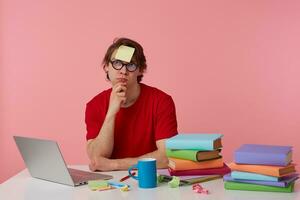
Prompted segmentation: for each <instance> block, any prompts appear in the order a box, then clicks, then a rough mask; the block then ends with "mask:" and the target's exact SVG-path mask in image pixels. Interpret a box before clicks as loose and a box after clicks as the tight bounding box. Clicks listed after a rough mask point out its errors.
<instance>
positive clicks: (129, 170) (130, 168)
mask: <svg viewBox="0 0 300 200" xmlns="http://www.w3.org/2000/svg"><path fill="white" fill-rule="evenodd" d="M133 168H137V164H135V165H132V166H131V167H129V169H128V173H129V176H130V177H131V178H134V179H135V180H139V177H137V176H134V175H132V174H131V170H133Z"/></svg>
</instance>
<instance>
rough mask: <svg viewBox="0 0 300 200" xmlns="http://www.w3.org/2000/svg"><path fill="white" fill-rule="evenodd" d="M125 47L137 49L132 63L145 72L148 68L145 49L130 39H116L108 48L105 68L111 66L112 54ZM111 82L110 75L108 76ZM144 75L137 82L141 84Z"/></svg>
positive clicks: (104, 60) (104, 63)
mask: <svg viewBox="0 0 300 200" xmlns="http://www.w3.org/2000/svg"><path fill="white" fill-rule="evenodd" d="M122 45H125V46H129V47H133V48H135V51H134V54H133V56H132V59H131V62H132V63H134V64H136V65H137V66H138V70H140V71H141V72H144V71H145V70H146V68H147V63H146V57H145V55H144V50H143V47H142V46H141V45H140V44H139V43H138V42H136V41H134V40H131V39H128V38H116V39H115V40H114V42H113V43H112V44H111V45H110V46H109V47H108V49H107V51H106V54H105V56H104V58H103V61H102V64H103V67H105V66H107V65H108V64H109V61H110V58H111V55H112V53H113V52H114V51H115V50H116V49H118V48H119V47H120V46H122ZM106 77H107V79H108V80H109V76H108V74H107V75H106ZM142 78H143V75H140V76H138V77H137V82H138V83H139V82H141V80H142Z"/></svg>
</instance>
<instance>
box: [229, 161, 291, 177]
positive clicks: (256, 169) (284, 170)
mask: <svg viewBox="0 0 300 200" xmlns="http://www.w3.org/2000/svg"><path fill="white" fill-rule="evenodd" d="M228 166H229V167H230V169H231V170H236V171H243V172H252V173H258V174H264V175H269V176H277V177H281V176H285V175H288V174H291V173H293V172H295V171H296V170H295V164H289V165H288V166H271V165H246V164H236V163H230V164H229V165H228Z"/></svg>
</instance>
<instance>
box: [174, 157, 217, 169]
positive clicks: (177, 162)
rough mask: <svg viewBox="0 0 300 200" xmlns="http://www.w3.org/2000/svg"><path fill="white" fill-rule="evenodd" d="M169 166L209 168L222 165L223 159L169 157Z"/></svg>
mask: <svg viewBox="0 0 300 200" xmlns="http://www.w3.org/2000/svg"><path fill="white" fill-rule="evenodd" d="M169 167H170V168H171V169H173V170H191V169H209V168H219V167H223V159H222V158H218V159H213V160H206V161H201V162H196V161H192V160H183V159H178V158H169Z"/></svg>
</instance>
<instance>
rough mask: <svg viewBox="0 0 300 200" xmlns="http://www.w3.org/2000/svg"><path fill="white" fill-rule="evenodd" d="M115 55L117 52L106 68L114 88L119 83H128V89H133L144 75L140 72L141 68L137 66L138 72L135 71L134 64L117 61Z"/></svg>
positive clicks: (114, 53) (113, 54)
mask: <svg viewBox="0 0 300 200" xmlns="http://www.w3.org/2000/svg"><path fill="white" fill-rule="evenodd" d="M115 55H116V50H115V51H114V52H113V53H112V55H111V58H110V61H111V62H109V65H108V66H105V67H104V70H105V72H108V76H109V79H110V81H111V83H112V85H113V86H114V85H115V84H117V83H118V82H123V83H126V85H127V87H132V86H133V85H135V84H138V82H137V77H138V76H140V75H142V74H143V73H142V72H140V69H139V67H138V66H136V70H135V71H133V69H134V68H135V67H134V65H135V64H134V63H133V62H131V63H127V62H124V61H120V60H116V59H115ZM113 64H114V66H113ZM132 64H133V65H132ZM126 65H127V66H126ZM120 68H121V69H120Z"/></svg>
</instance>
